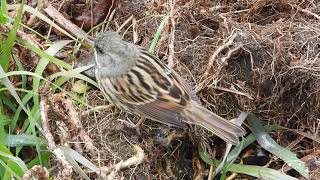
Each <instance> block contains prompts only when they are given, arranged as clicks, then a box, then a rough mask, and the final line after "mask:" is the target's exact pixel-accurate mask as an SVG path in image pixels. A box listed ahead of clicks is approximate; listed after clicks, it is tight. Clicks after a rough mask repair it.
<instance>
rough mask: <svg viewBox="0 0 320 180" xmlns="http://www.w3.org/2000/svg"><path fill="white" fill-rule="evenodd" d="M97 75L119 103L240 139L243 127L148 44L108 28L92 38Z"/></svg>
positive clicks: (151, 115) (141, 112) (166, 120)
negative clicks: (207, 102)
mask: <svg viewBox="0 0 320 180" xmlns="http://www.w3.org/2000/svg"><path fill="white" fill-rule="evenodd" d="M94 56H95V70H94V71H95V77H96V80H97V83H98V85H99V88H100V90H101V91H102V93H103V94H104V96H105V98H106V99H107V100H108V101H109V102H110V103H111V104H113V105H115V106H116V107H118V108H120V109H122V110H124V111H126V112H129V113H131V114H136V115H138V116H140V117H143V118H148V119H151V120H154V121H157V122H160V123H164V124H167V125H170V126H174V127H180V128H183V127H185V124H186V123H188V124H194V125H199V126H202V127H204V128H206V129H207V130H209V131H211V132H212V133H214V134H215V135H217V136H218V137H220V138H221V139H223V140H224V141H226V142H227V143H231V144H238V143H239V137H241V136H244V135H245V133H246V132H245V130H244V129H243V128H242V127H241V126H238V125H236V124H234V123H232V122H230V121H228V120H226V119H224V118H222V117H220V116H219V115H217V114H215V113H213V112H211V111H209V110H208V109H206V108H205V107H203V106H202V105H201V104H200V103H199V101H197V100H196V99H197V95H196V93H195V92H194V91H193V90H192V88H191V86H190V85H189V84H188V83H187V82H186V81H185V80H184V79H183V78H182V77H181V76H180V75H179V74H178V73H176V72H175V71H174V70H173V69H171V68H169V67H168V66H167V65H166V64H165V63H163V62H161V61H160V60H159V59H158V58H157V57H156V56H155V55H153V54H151V53H150V52H148V51H147V50H146V49H145V48H143V47H141V46H138V45H135V44H133V43H130V42H127V41H124V40H122V39H121V37H120V35H118V33H116V32H113V31H106V32H103V33H100V34H99V35H98V36H97V37H96V38H95V40H94Z"/></svg>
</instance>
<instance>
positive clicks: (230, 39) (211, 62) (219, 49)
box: [204, 32, 238, 77]
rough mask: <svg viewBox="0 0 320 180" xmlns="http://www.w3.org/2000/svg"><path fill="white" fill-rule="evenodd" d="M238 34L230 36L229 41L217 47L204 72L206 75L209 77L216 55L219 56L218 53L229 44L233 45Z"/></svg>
mask: <svg viewBox="0 0 320 180" xmlns="http://www.w3.org/2000/svg"><path fill="white" fill-rule="evenodd" d="M237 36H238V32H236V33H234V34H233V35H232V36H231V37H229V38H228V41H227V42H225V43H224V44H223V45H221V46H219V47H218V48H217V50H216V51H215V52H214V53H213V54H212V55H211V57H210V58H209V62H208V65H207V69H206V71H205V73H204V77H207V76H208V75H209V72H210V69H211V68H212V66H213V63H214V61H215V60H216V57H217V56H218V54H219V53H220V52H221V51H223V50H224V49H225V48H227V47H228V46H230V45H232V43H233V41H234V39H235V38H236V37H237Z"/></svg>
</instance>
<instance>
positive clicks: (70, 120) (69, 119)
mask: <svg viewBox="0 0 320 180" xmlns="http://www.w3.org/2000/svg"><path fill="white" fill-rule="evenodd" d="M50 101H51V104H61V105H62V107H63V108H64V109H65V110H64V111H61V110H56V111H55V112H56V113H57V114H59V115H60V116H61V117H62V118H64V121H65V123H66V124H67V126H68V129H69V131H71V133H72V136H73V137H71V138H72V139H73V138H75V137H76V138H79V139H80V140H81V141H83V142H84V143H85V149H86V150H89V151H90V153H91V154H92V155H96V151H95V149H96V148H95V147H94V145H93V141H92V139H91V138H90V137H89V135H88V134H87V132H86V131H85V130H84V127H83V126H82V123H81V120H80V117H79V114H78V112H77V111H76V109H75V107H74V105H73V103H72V102H71V100H70V99H69V98H66V96H65V95H64V94H63V93H60V94H56V95H54V96H53V97H52V98H51V99H50ZM56 109H57V108H56ZM60 109H61V107H60Z"/></svg>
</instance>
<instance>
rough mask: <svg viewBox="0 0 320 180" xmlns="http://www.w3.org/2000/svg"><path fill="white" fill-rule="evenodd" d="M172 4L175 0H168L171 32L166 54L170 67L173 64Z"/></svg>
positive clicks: (174, 24)
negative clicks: (167, 53)
mask: <svg viewBox="0 0 320 180" xmlns="http://www.w3.org/2000/svg"><path fill="white" fill-rule="evenodd" d="M174 4H175V0H169V18H170V23H171V32H170V38H169V45H168V47H169V55H168V66H169V67H170V68H172V67H173V66H174V60H173V58H174V32H175V29H176V28H175V27H176V23H175V21H174V16H173V13H174Z"/></svg>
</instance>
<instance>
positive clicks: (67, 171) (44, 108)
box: [40, 95, 72, 180]
mask: <svg viewBox="0 0 320 180" xmlns="http://www.w3.org/2000/svg"><path fill="white" fill-rule="evenodd" d="M45 96H46V95H42V97H41V101H40V115H41V119H42V127H43V132H44V137H45V138H46V140H47V142H48V149H49V150H50V151H51V152H52V153H53V154H54V155H55V157H56V158H57V160H58V161H59V162H60V163H61V165H62V171H61V172H60V173H59V174H58V178H61V179H70V180H71V177H72V166H71V165H70V164H69V163H68V162H67V160H66V158H65V156H64V155H63V153H62V151H61V149H60V148H58V147H57V146H56V144H55V142H54V139H53V136H52V134H51V132H50V128H49V119H48V103H47V101H48V100H47V97H45Z"/></svg>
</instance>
